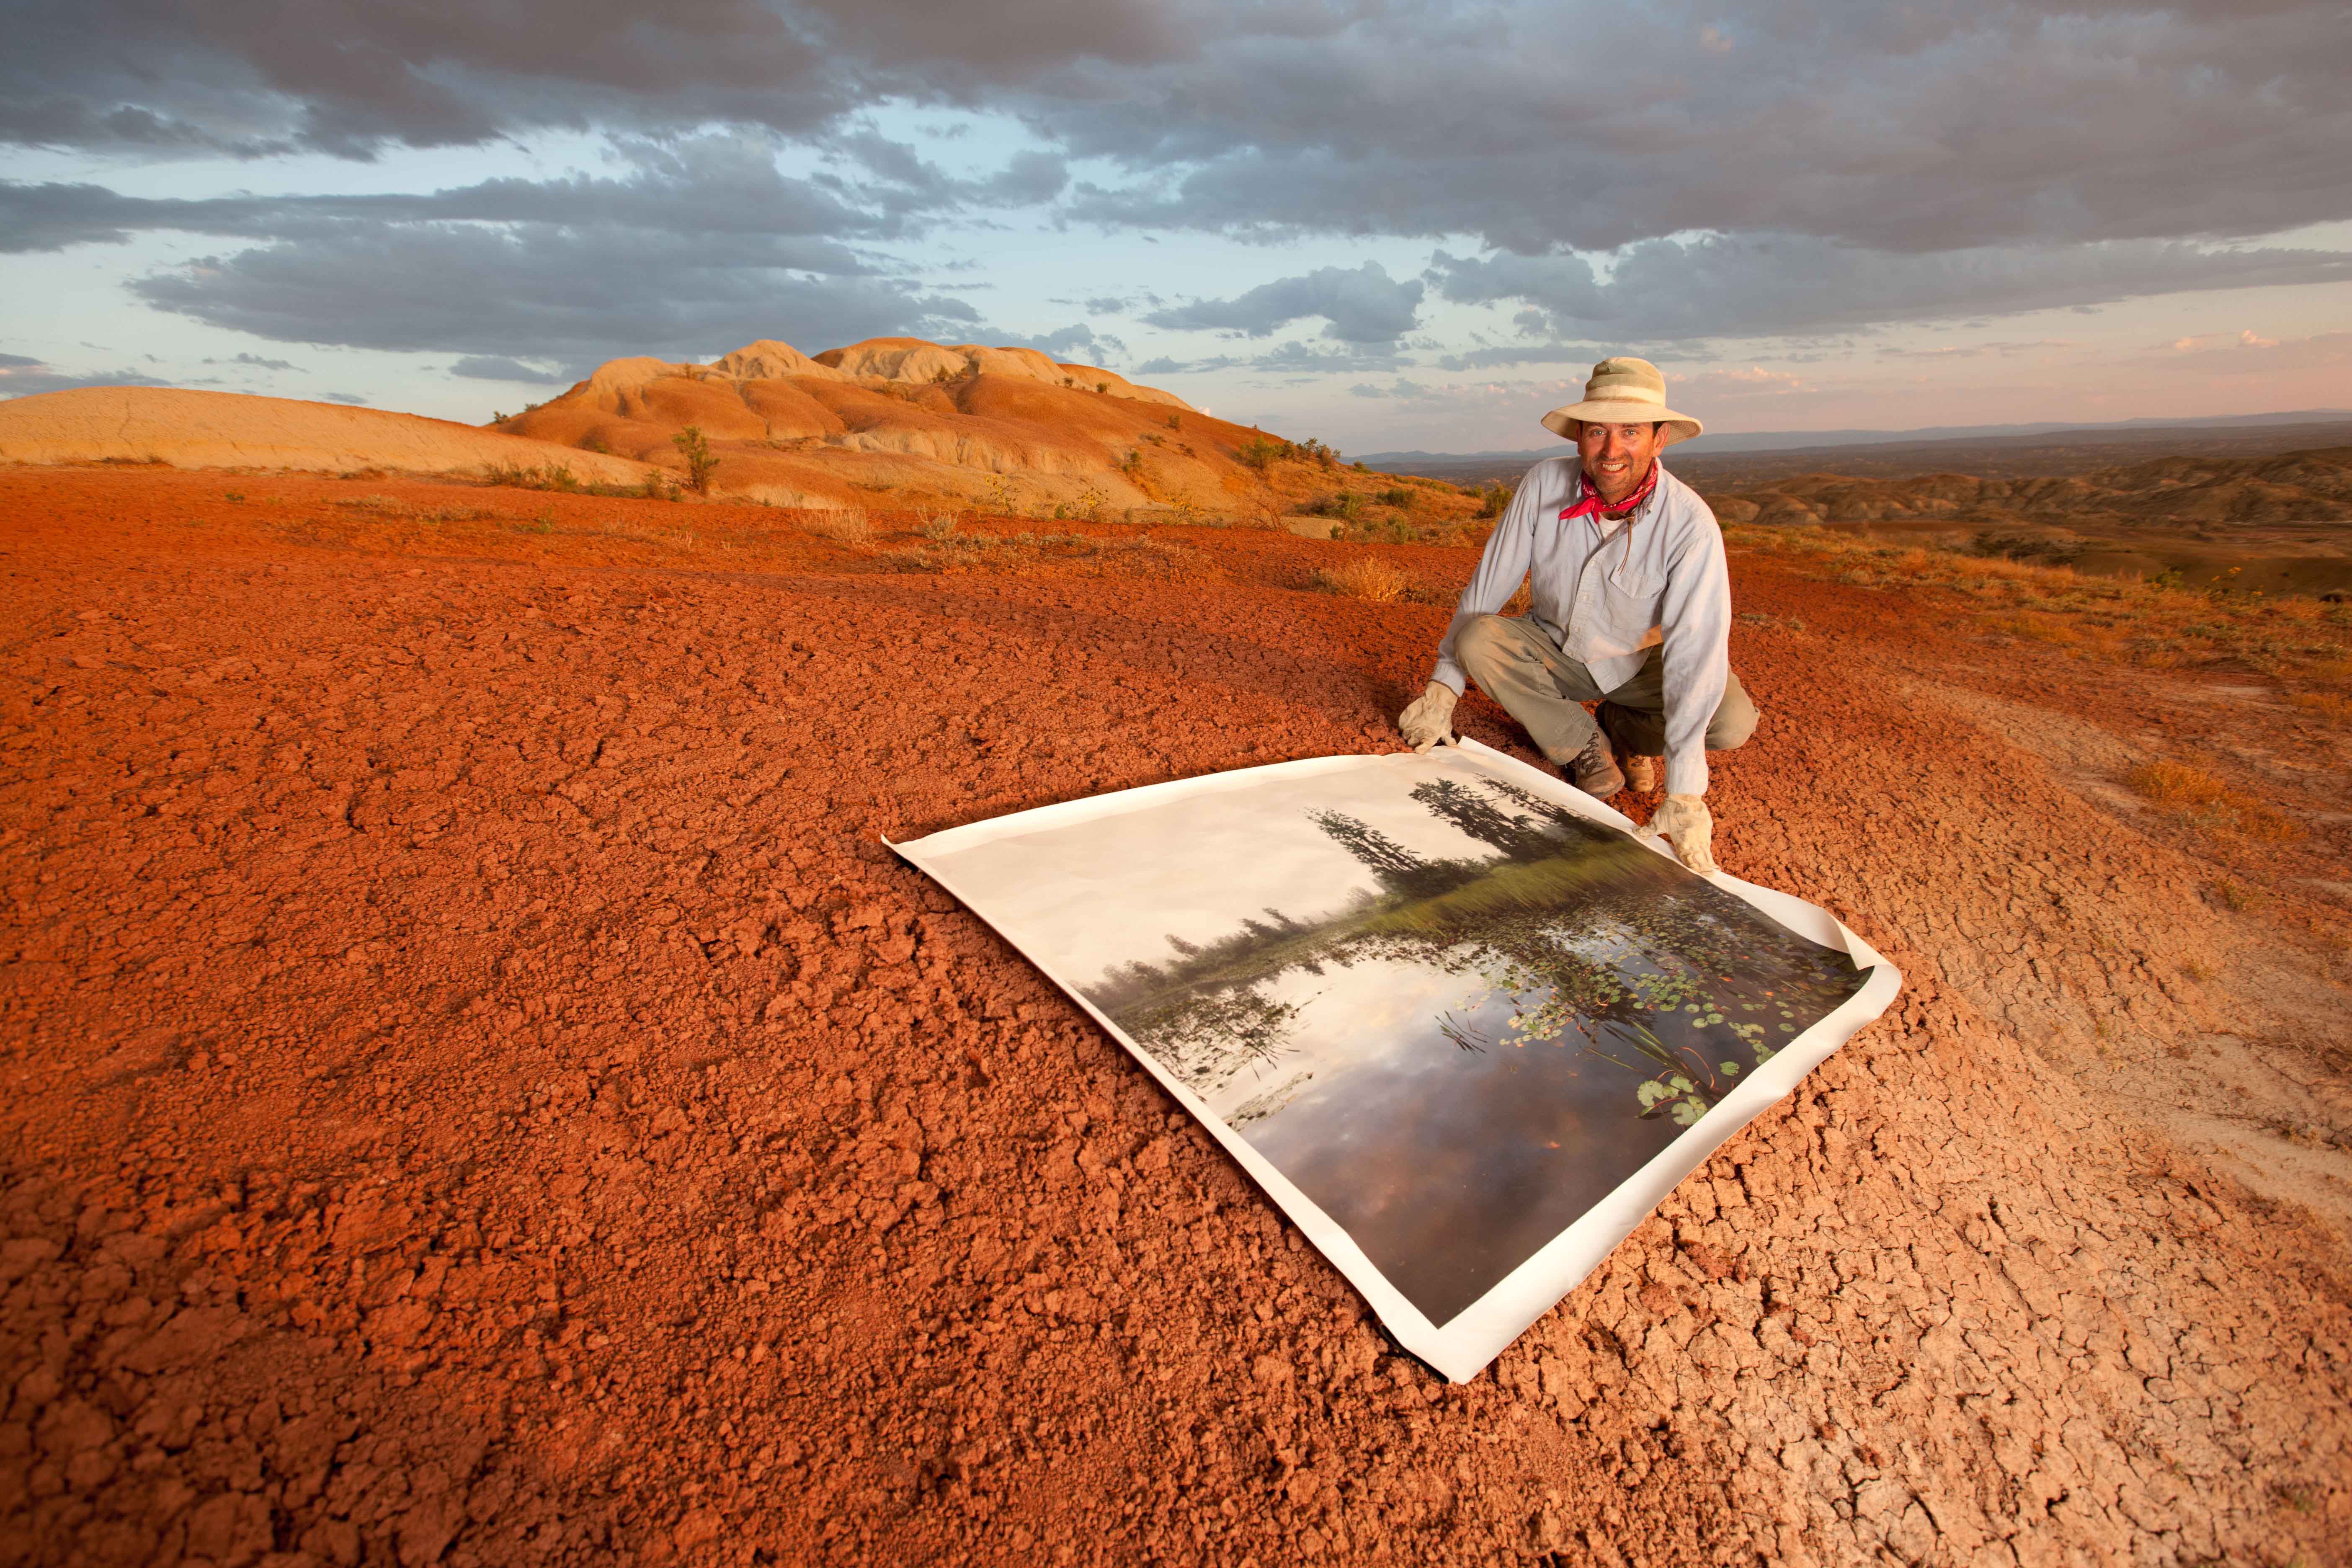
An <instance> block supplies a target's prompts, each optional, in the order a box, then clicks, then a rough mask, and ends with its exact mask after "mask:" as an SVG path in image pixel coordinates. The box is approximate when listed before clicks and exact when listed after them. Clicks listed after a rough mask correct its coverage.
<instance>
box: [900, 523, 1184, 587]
mask: <svg viewBox="0 0 2352 1568" xmlns="http://www.w3.org/2000/svg"><path fill="white" fill-rule="evenodd" d="M934 521H937V520H934ZM949 521H950V522H952V521H953V520H952V519H950V520H949ZM917 533H918V535H919V538H920V540H921V542H920V543H918V544H914V545H911V546H900V547H894V548H889V549H886V550H884V551H883V552H881V554H880V556H879V559H881V560H883V561H885V562H887V563H890V564H892V565H894V566H899V567H905V568H908V569H910V570H913V571H917V572H942V573H946V572H1022V571H1034V570H1035V569H1037V568H1039V567H1055V566H1058V567H1064V568H1073V569H1076V570H1077V571H1078V572H1081V573H1083V574H1087V575H1090V576H1108V575H1114V574H1115V575H1120V576H1137V577H1163V578H1164V577H1176V576H1202V575H1205V574H1206V572H1207V568H1206V565H1205V563H1204V562H1203V561H1202V557H1201V553H1200V552H1198V551H1196V550H1194V549H1192V547H1191V546H1189V545H1184V544H1179V543H1177V542H1175V541H1173V540H1166V539H1151V538H1145V537H1133V538H1125V539H1121V538H1116V537H1114V538H1103V537H1100V536H1097V535H1092V534H1084V533H1033V532H1027V531H1023V532H1019V533H979V532H972V533H964V532H957V531H943V532H942V531H933V530H932V529H931V528H929V526H922V527H919V528H918V530H917Z"/></svg>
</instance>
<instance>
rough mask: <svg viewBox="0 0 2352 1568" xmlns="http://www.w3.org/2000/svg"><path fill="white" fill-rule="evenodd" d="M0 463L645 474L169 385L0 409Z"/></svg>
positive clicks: (292, 403) (49, 396)
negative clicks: (552, 468)
mask: <svg viewBox="0 0 2352 1568" xmlns="http://www.w3.org/2000/svg"><path fill="white" fill-rule="evenodd" d="M0 462H16V463H107V462H131V463H149V462H156V463H164V464H168V465H170V466H171V467H173V468H297V469H307V470H313V471H318V470H323V471H326V472H330V473H340V472H346V471H349V470H351V469H354V468H390V469H396V470H399V471H401V472H404V473H416V474H460V473H476V472H480V471H483V470H486V469H488V468H497V467H499V466H502V465H503V466H507V467H512V468H544V467H546V466H548V465H550V464H566V465H569V466H570V467H571V468H572V472H573V474H574V475H575V476H576V477H577V478H579V479H582V480H583V481H584V482H594V483H603V484H619V485H634V484H637V483H639V482H641V481H642V480H643V479H644V477H645V475H646V467H645V465H644V464H642V463H635V462H631V461H629V460H628V459H626V458H614V457H600V456H597V455H595V454H593V453H583V452H569V451H564V450H562V449H560V448H557V447H550V446H547V445H546V444H545V443H543V442H539V441H532V440H529V439H525V438H522V437H515V436H508V435H501V434H499V433H498V432H495V431H488V430H481V429H478V428H476V427H475V426H471V425H459V424H457V423H455V422H454V421H451V420H447V419H427V418H425V417H423V416H420V415H415V414H394V413H389V412H387V411H385V410H383V409H381V408H347V407H344V406H343V405H341V404H335V403H303V402H299V401H297V400H295V399H293V398H289V397H255V396H251V395H247V394H245V393H238V392H197V391H191V390H188V389H185V388H182V387H170V386H84V387H77V388H74V389H73V390H71V391H68V392H45V393H41V394H38V395H35V396H32V397H17V398H11V399H9V400H8V401H6V402H4V403H0Z"/></svg>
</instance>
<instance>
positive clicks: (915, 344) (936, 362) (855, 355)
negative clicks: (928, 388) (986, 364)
mask: <svg viewBox="0 0 2352 1568" xmlns="http://www.w3.org/2000/svg"><path fill="white" fill-rule="evenodd" d="M816 362H817V363H819V364H822V365H829V366H831V367H832V368H833V369H835V370H836V371H838V372H840V373H841V374H843V375H845V376H850V377H853V378H855V377H864V376H873V377H877V378H879V379H880V380H883V381H940V380H948V381H952V380H956V379H958V378H960V377H961V376H963V375H965V374H968V373H969V371H970V370H971V365H970V364H969V363H968V362H967V361H966V360H965V359H964V356H963V355H962V354H961V353H957V352H956V351H955V350H953V349H943V348H941V347H940V345H939V344H937V343H934V342H925V341H924V340H923V339H921V338H868V339H866V341H865V342H858V343H851V344H849V345H848V346H847V347H845V348H838V349H827V350H825V351H824V353H821V354H819V355H817V356H816Z"/></svg>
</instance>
